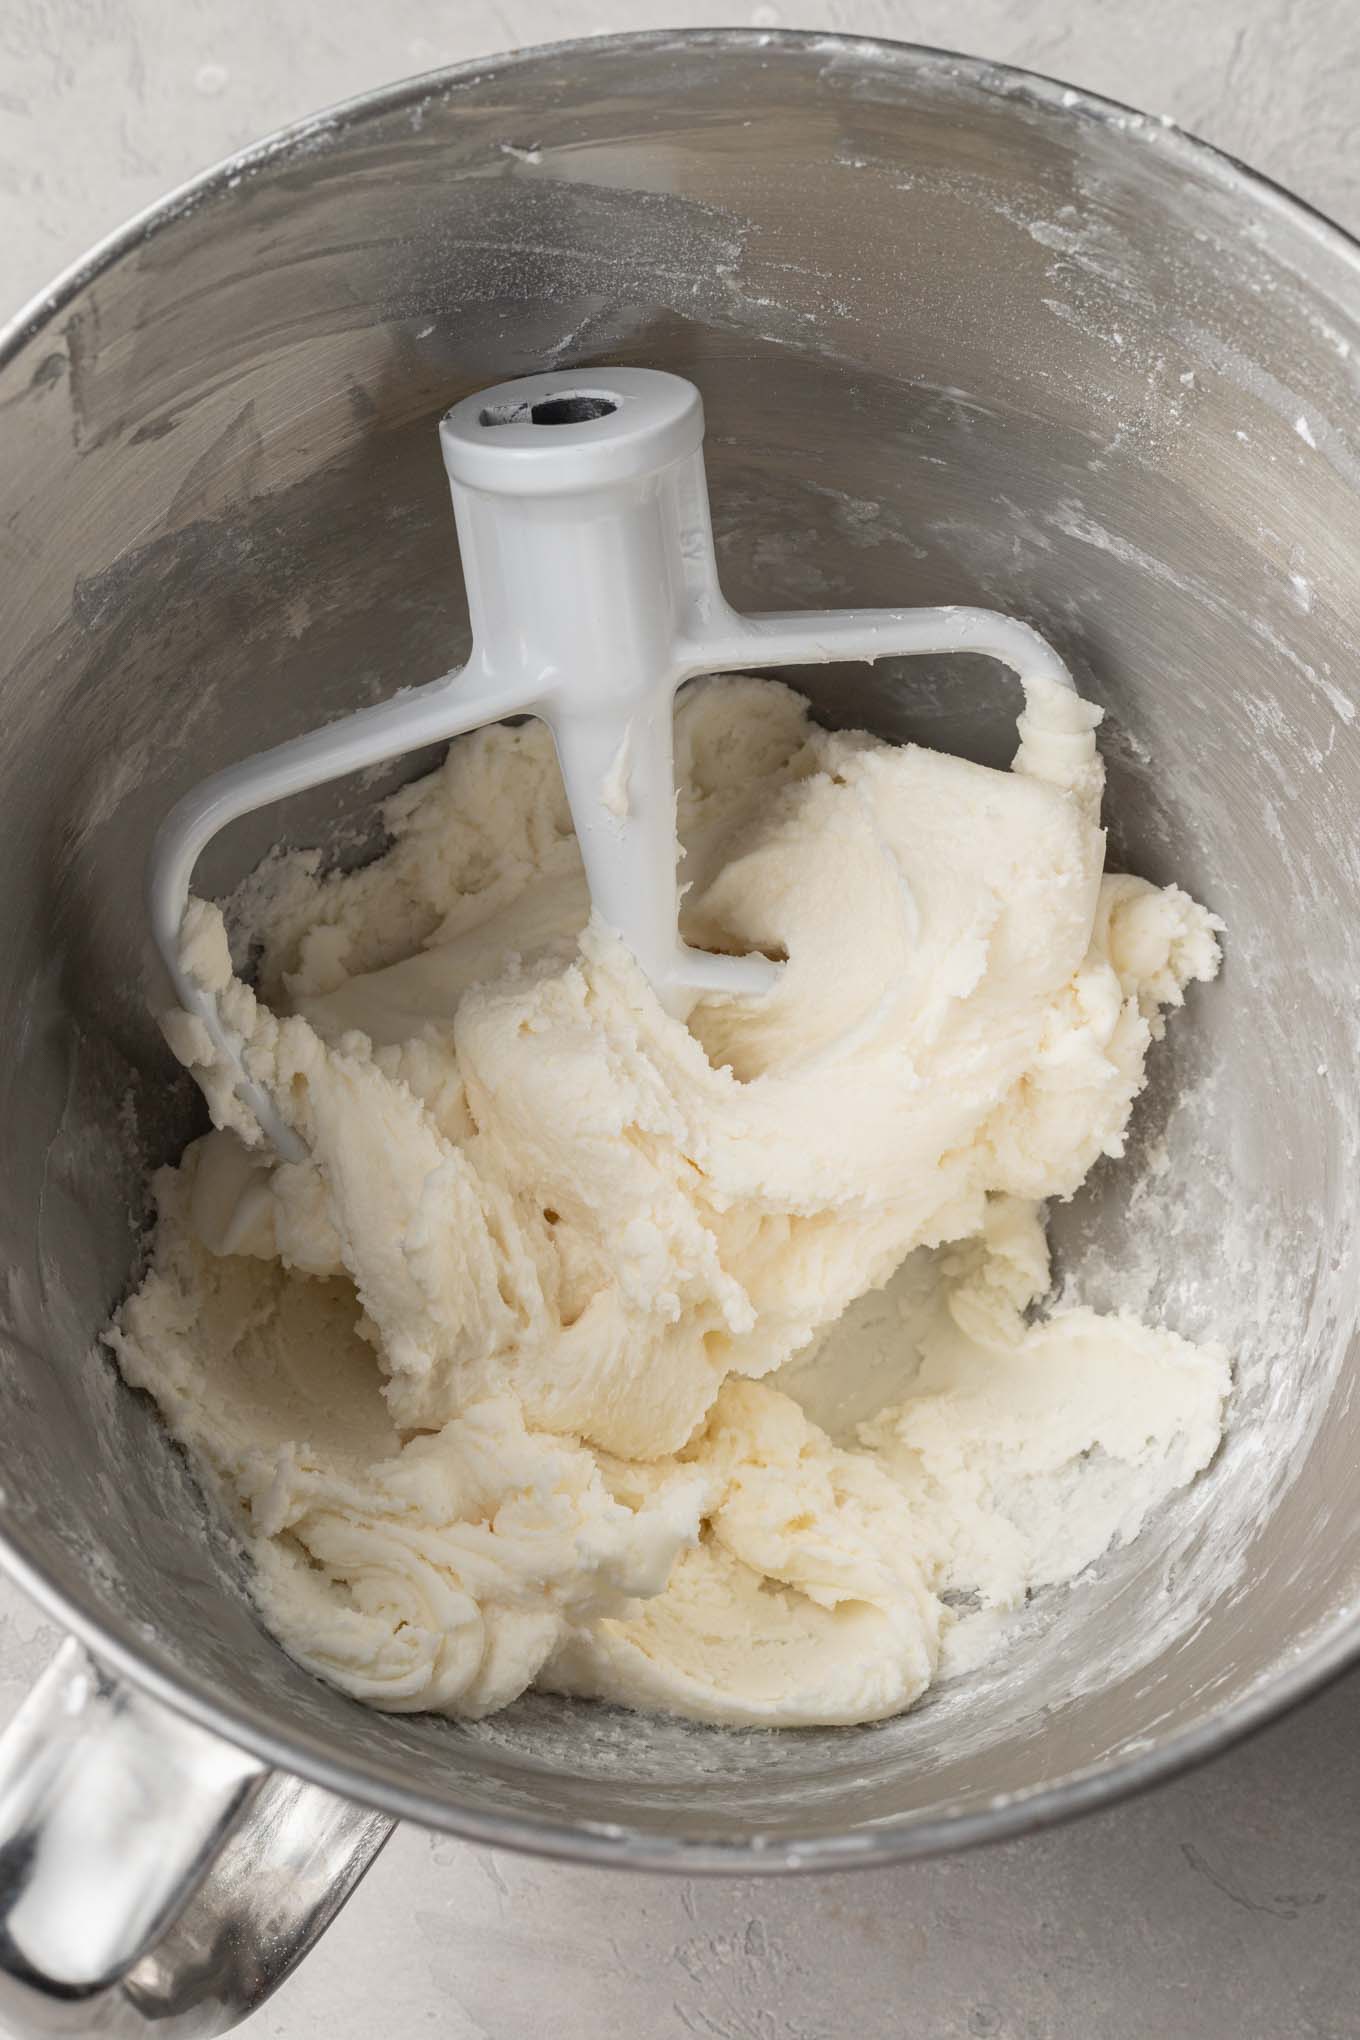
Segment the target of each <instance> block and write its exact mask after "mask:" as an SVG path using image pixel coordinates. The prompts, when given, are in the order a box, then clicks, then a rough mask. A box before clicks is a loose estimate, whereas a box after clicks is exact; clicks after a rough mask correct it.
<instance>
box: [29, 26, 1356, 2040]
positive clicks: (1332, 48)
mask: <svg viewBox="0 0 1360 2040" xmlns="http://www.w3.org/2000/svg"><path fill="white" fill-rule="evenodd" d="M719 22H736V23H754V24H757V25H765V26H773V25H775V24H781V25H784V26H790V27H799V26H805V27H818V28H827V27H831V28H836V29H841V30H850V31H857V32H862V33H866V34H880V35H897V36H901V37H904V38H908V39H911V40H915V41H919V42H927V43H935V44H941V45H944V46H947V47H952V48H960V49H966V50H969V51H976V52H979V53H981V54H985V55H988V56H992V57H996V58H1000V59H1003V60H1007V61H1010V62H1013V63H1019V64H1025V65H1029V66H1032V67H1034V68H1036V69H1040V70H1046V71H1049V72H1051V73H1053V74H1054V75H1057V76H1059V77H1062V78H1065V79H1070V80H1072V81H1074V82H1076V83H1078V84H1081V85H1085V86H1089V87H1092V88H1094V89H1095V90H1097V91H1103V92H1108V93H1110V94H1112V95H1113V96H1115V97H1117V98H1121V99H1125V100H1128V101H1130V102H1132V103H1134V104H1136V105H1139V106H1141V107H1143V108H1145V109H1147V110H1148V111H1151V112H1155V113H1164V114H1169V115H1171V116H1172V117H1173V118H1174V119H1175V120H1177V121H1178V122H1180V123H1181V124H1182V125H1183V126H1186V127H1189V128H1192V129H1194V130H1195V131H1197V132H1198V133H1200V134H1203V135H1206V136H1208V137H1209V138H1210V139H1211V140H1213V141H1216V142H1218V143H1220V144H1221V145H1223V146H1224V147H1226V148H1228V149H1231V150H1232V151H1233V152H1234V153H1235V154H1237V155H1240V156H1242V157H1244V158H1245V159H1246V160H1247V161H1249V162H1251V163H1252V164H1254V165H1255V166H1257V167H1258V168H1260V169H1262V170H1265V171H1267V172H1269V173H1270V174H1271V175H1272V176H1274V177H1276V178H1278V179H1279V180H1280V182H1281V183H1284V184H1286V185H1289V186H1290V187H1291V188H1293V189H1294V190H1296V191H1297V192H1299V193H1300V194H1301V195H1302V196H1303V197H1305V198H1307V199H1310V200H1311V201H1312V202H1313V203H1314V204H1315V205H1318V206H1320V207H1321V208H1322V209H1323V210H1324V211H1327V212H1329V213H1331V214H1332V215H1333V217H1334V218H1336V219H1338V220H1339V221H1341V223H1342V224H1343V225H1347V226H1349V227H1351V228H1352V229H1353V230H1360V7H1357V5H1356V0H1139V4H1136V5H1133V6H1129V5H1125V4H1123V0H965V4H960V0H811V4H801V0H800V4H792V0H780V4H776V5H759V4H754V0H751V4H747V5H743V6H735V7H734V6H728V5H723V4H720V0H708V4H703V0H700V4H695V0H383V4H382V5H381V6H378V5H375V4H373V0H235V4H234V5H232V6H231V7H229V8H228V7H224V6H222V5H221V4H220V0H0V248H2V249H3V251H4V272H3V279H0V315H4V314H7V313H8V312H9V311H11V310H12V309H14V308H15V307H16V306H17V305H18V303H19V302H20V301H21V300H22V299H23V298H24V297H25V296H26V295H27V294H28V293H29V292H30V291H33V290H36V289H38V288H39V287H40V286H41V285H42V284H44V283H45V282H46V281H47V280H48V278H49V277H50V276H51V275H52V274H54V273H55V271H57V270H58V269H59V268H60V267H62V266H63V265H64V264H65V263H66V262H67V261H68V260H70V259H71V258H72V257H74V256H76V255H78V254H79V253H80V252H81V251H82V250H83V249H84V248H85V247H86V246H87V245H88V244H89V242H91V241H92V240H94V239H95V238H96V237H97V236H99V235H101V234H103V233H104V232H105V231H107V230H108V229H110V228H113V227H115V226H117V225H118V224H119V223H120V221H121V220H122V219H124V218H125V217H126V216H127V215H128V214H129V213H131V212H133V211H135V210H136V209H137V208H138V207H140V206H142V205H144V204H146V203H147V202H148V201H149V200H151V199H153V198H155V197H156V196H158V195H159V194H160V193H161V192H162V191H163V190H165V189H166V188H168V187H169V186H171V185H173V184H175V183H177V182H178V181H179V180H180V179H182V178H183V177H185V176H187V175H189V174H190V173H191V172H193V171H195V170H198V169H200V168H202V167H203V166H204V165H205V164H207V163H209V162H211V161H212V160H213V159H214V158H216V157H218V156H221V155H224V154H226V153H227V152H228V151H230V150H231V149H234V148H236V147H238V146H240V145H241V144H242V143H244V142H247V141H250V140H252V139H254V138H255V137H256V136H258V135H259V134H261V133H263V132H265V131H266V130H267V129H269V128H272V127H274V126H277V125H278V124H279V123H280V122H283V121H286V120H290V119H292V118H294V117H295V116H298V115H301V114H305V113H308V112H311V111H312V110H314V109H315V108H317V107H319V106H322V105H324V104H326V103H328V102H329V101H332V100H335V99H339V98H342V97H345V96H347V95H348V94H350V93H354V92H358V91H362V90H363V89H364V88H366V87H368V86H370V85H375V84H378V83H380V82H382V81H384V80H386V79H389V78H393V77H398V76H401V75H403V74H406V73H409V72H412V71H419V70H424V69H427V68H430V67H432V66H434V65H437V64H442V63H447V62H451V61H453V60H455V59H457V58H461V57H465V56H476V55H480V54H484V53H487V52H490V51H494V50H499V49H505V48H508V47H511V46H514V45H516V44H521V43H526V42H536V41H546V40H549V39H552V38H554V37H557V36H565V35H584V34H591V33H601V32H605V31H609V30H615V29H622V28H644V27H653V26H667V27H675V26H678V25H681V24H685V23H705V24H711V23H719ZM56 1642H57V1634H56V1632H55V1631H54V1630H53V1629H52V1628H51V1627H50V1625H48V1624H47V1623H45V1622H44V1621H43V1620H42V1619H41V1618H39V1617H38V1615H37V1614H36V1613H35V1612H34V1611H33V1610H32V1609H31V1608H30V1607H29V1606H28V1605H27V1604H26V1603H25V1602H24V1601H23V1600H22V1599H21V1598H20V1596H19V1595H18V1594H17V1593H15V1592H14V1591H13V1590H12V1589H10V1588H8V1587H6V1586H5V1585H4V1584H3V1583H2V1582H0V1719H5V1718H8V1715H9V1713H10V1712H11V1711H12V1709H13V1707H14V1706H15V1705H16V1704H17V1702H18V1700H19V1698H20V1696H21V1694H22V1693H23V1691H24V1689H25V1687H26V1685H27V1683H28V1682H29V1680H30V1679H31V1678H32V1677H33V1676H34V1675H35V1674H36V1673H37V1672H38V1671H39V1670H40V1669H41V1668H42V1666H43V1664H44V1663H45V1662H46V1660H47V1658H48V1656H49V1655H50V1654H51V1651H52V1649H53V1648H54V1646H55V1644H56ZM1358 1912H1360V1675H1357V1676H1353V1677H1351V1678H1350V1679H1348V1680H1345V1681H1342V1682H1341V1683H1340V1684H1338V1685H1336V1686H1334V1687H1333V1688H1332V1689H1331V1690H1330V1691H1329V1692H1328V1693H1326V1694H1324V1695H1323V1696H1322V1697H1321V1698H1320V1699H1317V1700H1315V1701H1314V1702H1312V1703H1311V1704H1310V1705H1309V1706H1307V1707H1305V1708H1303V1709H1301V1710H1300V1711H1299V1712H1298V1713H1296V1714H1295V1715H1294V1716H1293V1717H1292V1718H1290V1719H1289V1720H1287V1721H1285V1722H1282V1723H1280V1724H1278V1725H1277V1726H1276V1727H1274V1728H1272V1729H1270V1730H1268V1731H1267V1732H1266V1733H1265V1734H1263V1735H1261V1736H1259V1737H1258V1738H1256V1739H1255V1740H1254V1741H1253V1742H1251V1743H1249V1744H1247V1745H1246V1746H1244V1747H1242V1748H1241V1749H1239V1750H1237V1751H1235V1752H1233V1753H1232V1754H1230V1755H1229V1756H1227V1757H1225V1758H1223V1759H1221V1760H1220V1761H1219V1762H1218V1763H1216V1764H1214V1765H1211V1766H1208V1767H1206V1768H1203V1769H1201V1770H1199V1771H1197V1772H1195V1773H1194V1774H1192V1775H1191V1776H1189V1777H1187V1778H1185V1779H1182V1780H1180V1781H1179V1782H1177V1783H1175V1784H1172V1785H1170V1786H1167V1787H1165V1788H1164V1789H1162V1790H1161V1791H1159V1792H1157V1793H1155V1794H1153V1795H1151V1796H1149V1797H1146V1798H1143V1799H1141V1800H1138V1801H1136V1802H1133V1803H1131V1804H1129V1805H1127V1806H1125V1807H1122V1808H1119V1809H1116V1810H1115V1811H1114V1812H1112V1813H1107V1814H1104V1815H1101V1816H1099V1817H1098V1818H1095V1819H1091V1820H1087V1821H1085V1822H1082V1823H1079V1824H1077V1825H1074V1826H1069V1827H1066V1828H1062V1829H1059V1830H1056V1831H1054V1832H1053V1833H1051V1834H1047V1835H1042V1836H1039V1837H1037V1838H1033V1839H1031V1840H1027V1841H1023V1842H1016V1843H1010V1844H1007V1845H1005V1846H1002V1847H997V1848H993V1849H991V1850H989V1851H986V1852H985V1853H980V1854H975V1855H970V1856H962V1857H955V1858H951V1859H948V1860H946V1861H943V1862H939V1863H933V1864H924V1865H919V1866H915V1867H911V1868H907V1869H902V1870H896V1871H879V1872H868V1873H861V1874H858V1875H855V1876H841V1877H832V1878H823V1879H817V1880H805V1881H798V1882H794V1883H781V1884H777V1885H776V1884H767V1883H762V1884H757V1883H753V1882H749V1881H735V1880H729V1881H725V1882H709V1883H703V1884H690V1883H680V1882H676V1881H670V1880H666V1879H662V1878H658V1877H644V1876H631V1877H627V1878H625V1877H622V1876H619V1875H617V1874H614V1873H609V1872H604V1871H590V1870H575V1869H568V1868H564V1867H562V1866H560V1865H555V1864H547V1863H537V1862H532V1861H529V1860H527V1859H523V1858H517V1857H511V1856H506V1855H501V1854H495V1853H493V1852H491V1851H488V1850H485V1849H474V1848H470V1847H465V1846H464V1845H462V1844H460V1843H457V1842H454V1841H450V1840H449V1839H447V1838H445V1837H439V1836H433V1835H425V1834H421V1833H419V1832H418V1831H416V1830H415V1829H412V1828H407V1829H405V1830H402V1831H400V1832H399V1833H398V1835H397V1837H396V1839H395V1841H394V1842H393V1843H392V1845H391V1846H390V1847H389V1849H388V1850H387V1852H386V1854H385V1856H384V1857H383V1858H382V1859H381V1861H380V1862H379V1864H378V1866H377V1868H376V1869H375V1871H374V1872H373V1874H372V1875H371V1876H370V1878H369V1879H368V1881H367V1883H366V1884H365V1885H364V1886H363V1887H362V1889H361V1890H360V1892H359V1894H358V1896H357V1898H356V1899H355V1900H354V1901H353V1902H352V1904H351V1905H350V1907H349V1909H348V1911H347V1912H346V1913H345V1914H344V1916H343V1917H342V1919H341V1921H340V1923H339V1925H338V1926H337V1928H336V1929H335V1930H334V1931H333V1932H332V1933H331V1934H330V1935H329V1936H328V1937H327V1939H326V1940H325V1941H324V1942H323V1943H322V1945H321V1947H320V1949H319V1950H318V1952H317V1953H316V1954H314V1955H313V1956H312V1957H311V1958H310V1960H309V1961H308V1962H307V1963H306V1965H305V1966H304V1968H303V1969H302V1970H301V1971H300V1972H299V1973H298V1975H297V1976H296V1978H295V1979H294V1980H293V1981H292V1982H291V1983H290V1984H288V1985H287V1986H286V1987H285V1988H284V1990H283V1991H282V1992H281V1993H280V1994H279V1996H278V1997H276V1998H275V1999H274V2000H273V2002H272V2003H271V2005H270V2006H269V2007H268V2008H267V2009H266V2010H265V2011H264V2012H263V2013H262V2014H261V2015H260V2017H259V2019H258V2021H257V2023H256V2024H255V2025H253V2026H252V2027H251V2028H250V2031H251V2032H252V2033H256V2032H258V2033H259V2034H260V2035H261V2040H263V2036H264V2035H266V2034H271V2035H274V2036H279V2040H321V2036H323V2035H324V2036H325V2040H378V2036H383V2040H386V2036H388V2035H397V2034H403V2035H406V2034H412V2033H416V2034H418V2033H424V2032H430V2033H436V2034H439V2035H441V2036H447V2040H519V2036H521V2035H524V2034H526V2033H529V2032H531V2031H532V2030H533V2029H534V2028H536V2027H539V2026H542V2027H544V2028H545V2029H546V2030H550V2031H551V2032H552V2033H553V2035H554V2040H587V2036H589V2040H634V2036H645V2040H844V2036H848V2035H851V2034H863V2035H865V2036H868V2040H947V2036H954V2035H960V2036H984V2035H985V2036H995V2040H1069V2036H1070V2040H1077V2036H1081V2040H1149V2036H1166V2040H1295V2036H1297V2040H1353V2036H1360V1932H1358V1931H1357V1927H1358V1926H1360V1920H1358V1918H1357V1914H1358Z"/></svg>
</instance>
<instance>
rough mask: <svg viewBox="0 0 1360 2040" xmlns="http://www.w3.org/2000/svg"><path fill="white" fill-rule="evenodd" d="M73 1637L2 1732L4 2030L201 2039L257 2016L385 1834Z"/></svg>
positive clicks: (378, 1819)
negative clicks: (112, 1667) (99, 1660)
mask: <svg viewBox="0 0 1360 2040" xmlns="http://www.w3.org/2000/svg"><path fill="white" fill-rule="evenodd" d="M391 1829H392V1823H391V1821H389V1820H388V1819H386V1818H385V1816H384V1815H382V1814H379V1813H372V1812H369V1811H366V1810H365V1809H363V1808H361V1807H358V1806H355V1805H354V1804H353V1803H352V1802H351V1801H348V1800H344V1799H339V1798H337V1797H336V1796H335V1794H334V1793H331V1792H326V1791H324V1790H323V1789H322V1788H321V1787H320V1786H316V1785H306V1784H303V1783H302V1781H301V1780H300V1779H297V1778H289V1777H287V1776H284V1775H283V1774H281V1773H278V1772H274V1773H270V1772H267V1771H266V1770H265V1768H264V1766H263V1765H262V1764H261V1763H260V1762H259V1760H258V1759H257V1758H254V1757H251V1756H248V1755H247V1754H246V1753H245V1752H244V1751H241V1750H239V1749H236V1748H234V1747H233V1745H232V1744H230V1743H227V1742H224V1741H222V1739H221V1738H220V1737H218V1736H215V1735H212V1734H211V1733H209V1732H208V1731H207V1730H205V1729H202V1728H199V1727H198V1726H197V1725H196V1724H195V1723H194V1722H192V1721H190V1720H188V1719H187V1718H186V1717H185V1716H183V1715H180V1714H176V1713H173V1712H172V1711H171V1710H170V1709H169V1708H166V1707H163V1706H162V1705H161V1704H160V1702H159V1701H157V1700H153V1699H151V1698H150V1697H149V1696H148V1695H146V1694H144V1693H139V1692H138V1691H137V1690H136V1689H135V1688H132V1687H129V1686H127V1685H125V1684H124V1683H123V1682H122V1681H121V1680H118V1679H114V1678H110V1677H109V1676H108V1674H107V1673H105V1672H104V1671H102V1670H101V1668H100V1667H99V1666H98V1665H97V1664H96V1663H95V1661H94V1659H93V1658H91V1657H90V1655H89V1653H88V1652H87V1651H86V1650H85V1648H84V1646H83V1645H82V1644H79V1643H77V1642H76V1641H75V1640H74V1639H72V1640H71V1641H69V1642H68V1643H67V1644H66V1645H65V1646H64V1647H63V1649H62V1650H61V1651H60V1653H59V1654H58V1656H57V1658H56V1659H55V1660H54V1662H53V1664H52V1665H51V1667H50V1669H49V1670H48V1671H47V1672H46V1673H45V1674H44V1676H43V1678H42V1679H41V1680H40V1682H39V1683H38V1685H37V1686H36V1687H35V1688H34V1690H33V1692H32V1694H31V1695H30V1696H29V1699H28V1701H27V1703H26V1704H25V1706H24V1708H23V1710H22V1711H21V1713H20V1714H19V1715H18V1716H17V1717H16V1719H15V1720H14V1721H13V1722H11V1723H10V1725H9V1727H8V1729H7V1730H6V1731H5V1734H4V1735H3V1736H0V2021H3V2024H4V2027H5V2030H6V2031H7V2032H9V2033H12V2034H28V2033H34V2034H68V2033H69V2034H93V2033H97V2034H105V2035H108V2036H110V2040H135V2036H137V2035H145V2034H148V2033H151V2032H155V2033H158V2034H163V2035H165V2036H167V2040H206V2036H208V2035H211V2034H214V2033H225V2032H227V2031H228V2030H229V2029H230V2028H231V2027H233V2026H235V2025H236V2024H238V2023H239V2021H240V2020H241V2019H242V2018H243V2017H245V2016H246V2015H247V2014H248V2013H250V2012H252V2011H255V2010H257V2009H258V2008H259V2006H260V2005H261V2004H263V2003H264V2001H265V1999H266V1998H267V1997H268V1996H269V1995H270V1993H271V1992H272V1991H273V1989H274V1988H275V1986H276V1985H277V1984H278V1983H281V1982H282V1981H283V1978H284V1977H285V1976H286V1975H287V1974H288V1972H289V1970H290V1969H291V1968H292V1967H293V1964H294V1963H295V1962H296V1961H297V1960H298V1958H299V1957H300V1956H301V1955H303V1954H305V1953H306V1951H307V1949H308V1948H309V1947H310V1946H311V1944H312V1942H313V1941H314V1940H315V1939H316V1937H317V1935H318V1934H319V1933H321V1932H323V1931H324V1929H325V1928H326V1927H327V1926H328V1925H329V1924H330V1922H331V1920H332V1919H333V1918H334V1917H335V1914H336V1913H337V1912H338V1911H339V1909H340V1907H341V1906H342V1905H343V1904H344V1902H345V1900H346V1899H347V1898H348V1896H349V1894H350V1892H351V1891H352V1890H353V1889H354V1886H355V1885H356V1884H357V1883H358V1881H359V1879H360V1878H361V1877H362V1876H363V1874H364V1872H365V1870H367V1868H368V1867H369V1864H370V1863H371V1862H372V1861H373V1858H374V1857H375V1856H376V1855H377V1853H378V1851H379V1849H381V1847H382V1845H383V1843H384V1842H385V1841H386V1840H387V1837H388V1835H389V1834H390V1833H391Z"/></svg>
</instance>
